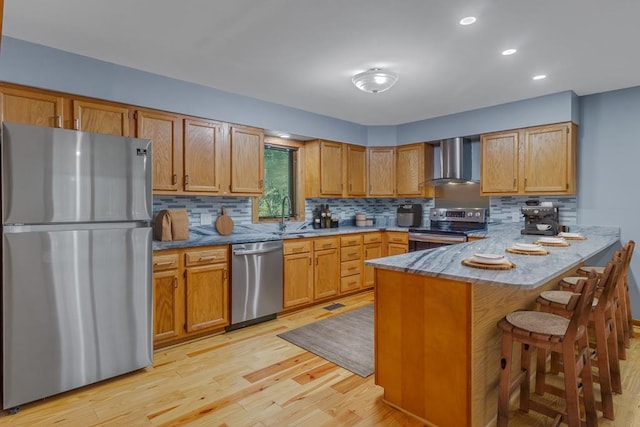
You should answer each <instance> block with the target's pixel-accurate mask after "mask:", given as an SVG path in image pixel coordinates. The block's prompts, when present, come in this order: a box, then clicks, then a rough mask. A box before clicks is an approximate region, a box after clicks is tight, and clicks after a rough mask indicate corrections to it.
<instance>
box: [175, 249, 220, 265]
mask: <svg viewBox="0 0 640 427" xmlns="http://www.w3.org/2000/svg"><path fill="white" fill-rule="evenodd" d="M184 258H185V265H186V266H191V265H200V264H213V263H218V262H226V261H227V247H226V246H225V247H220V248H215V249H203V250H200V251H189V252H186V253H185V254H184Z"/></svg>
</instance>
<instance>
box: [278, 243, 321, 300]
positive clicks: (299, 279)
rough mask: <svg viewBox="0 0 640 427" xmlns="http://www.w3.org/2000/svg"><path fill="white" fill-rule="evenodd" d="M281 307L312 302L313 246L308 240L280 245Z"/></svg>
mask: <svg viewBox="0 0 640 427" xmlns="http://www.w3.org/2000/svg"><path fill="white" fill-rule="evenodd" d="M282 252H283V254H284V266H283V278H284V289H283V298H284V301H283V304H282V305H283V307H284V308H285V309H287V308H291V307H296V306H299V305H304V304H310V303H312V302H313V244H312V242H311V240H308V239H295V240H285V241H284V242H283V243H282Z"/></svg>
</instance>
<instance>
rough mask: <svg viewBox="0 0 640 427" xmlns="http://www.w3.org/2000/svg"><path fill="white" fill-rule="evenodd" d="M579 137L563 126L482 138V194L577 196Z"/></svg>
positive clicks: (572, 127)
mask: <svg viewBox="0 0 640 427" xmlns="http://www.w3.org/2000/svg"><path fill="white" fill-rule="evenodd" d="M577 134H578V132H577V126H576V125H575V124H573V123H559V124H553V125H548V126H537V127H531V128H525V129H520V130H514V131H507V132H496V133H492V134H487V135H482V137H481V142H480V144H481V164H480V175H481V176H480V188H481V194H482V195H517V194H528V195H535V194H539V195H569V194H575V192H576V165H577Z"/></svg>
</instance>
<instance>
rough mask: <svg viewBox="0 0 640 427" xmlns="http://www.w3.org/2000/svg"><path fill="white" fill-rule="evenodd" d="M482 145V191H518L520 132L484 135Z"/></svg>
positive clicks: (497, 192)
mask: <svg viewBox="0 0 640 427" xmlns="http://www.w3.org/2000/svg"><path fill="white" fill-rule="evenodd" d="M480 145H481V157H480V163H481V165H482V171H481V172H482V173H481V177H480V186H481V190H482V192H483V193H496V194H499V193H514V192H517V191H518V171H519V166H518V165H519V162H520V155H519V133H518V132H509V133H500V134H489V135H482V137H481V142H480Z"/></svg>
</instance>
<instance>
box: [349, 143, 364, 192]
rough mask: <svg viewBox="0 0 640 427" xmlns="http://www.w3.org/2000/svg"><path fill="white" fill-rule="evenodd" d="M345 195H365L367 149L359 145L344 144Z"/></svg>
mask: <svg viewBox="0 0 640 427" xmlns="http://www.w3.org/2000/svg"><path fill="white" fill-rule="evenodd" d="M346 152H347V162H346V166H347V172H346V175H347V195H348V196H366V195H367V149H366V148H365V147H362V146H360V145H351V144H347V145H346Z"/></svg>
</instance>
